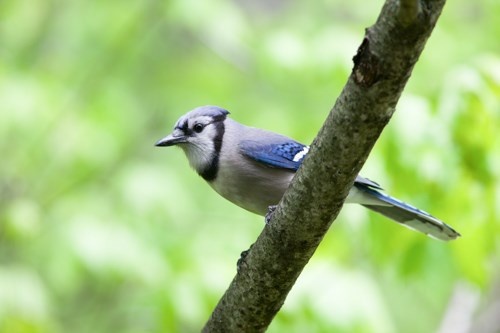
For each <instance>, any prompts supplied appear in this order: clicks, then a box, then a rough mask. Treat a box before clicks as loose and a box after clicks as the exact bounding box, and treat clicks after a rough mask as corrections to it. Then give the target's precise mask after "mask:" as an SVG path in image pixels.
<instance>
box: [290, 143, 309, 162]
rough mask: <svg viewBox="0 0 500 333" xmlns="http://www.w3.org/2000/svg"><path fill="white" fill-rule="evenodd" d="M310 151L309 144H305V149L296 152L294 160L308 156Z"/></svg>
mask: <svg viewBox="0 0 500 333" xmlns="http://www.w3.org/2000/svg"><path fill="white" fill-rule="evenodd" d="M308 152H309V146H305V147H304V149H302V150H301V151H299V152H298V153H297V154H295V156H294V157H293V161H294V162H298V161H300V160H301V159H303V158H304V156H306V154H307V153H308Z"/></svg>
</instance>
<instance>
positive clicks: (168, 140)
mask: <svg viewBox="0 0 500 333" xmlns="http://www.w3.org/2000/svg"><path fill="white" fill-rule="evenodd" d="M185 142H187V137H186V136H184V135H181V136H173V135H172V134H169V135H167V136H166V137H164V138H163V139H160V140H158V142H156V143H155V146H156V147H169V146H175V145H176V144H179V143H185Z"/></svg>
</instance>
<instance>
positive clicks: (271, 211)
mask: <svg viewBox="0 0 500 333" xmlns="http://www.w3.org/2000/svg"><path fill="white" fill-rule="evenodd" d="M276 208H278V205H273V206H269V207H268V211H267V214H266V218H265V222H266V225H269V223H270V222H271V218H272V217H273V214H274V211H275V210H276Z"/></svg>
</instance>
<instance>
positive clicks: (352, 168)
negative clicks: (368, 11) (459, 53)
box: [203, 0, 445, 332]
mask: <svg viewBox="0 0 500 333" xmlns="http://www.w3.org/2000/svg"><path fill="white" fill-rule="evenodd" d="M444 3H445V0H400V1H398V0H387V1H386V2H385V4H384V6H383V8H382V11H381V13H380V16H379V17H378V19H377V22H376V23H375V25H373V26H372V27H370V28H368V29H367V30H366V34H365V38H364V40H363V42H362V44H361V46H360V47H359V49H358V52H357V54H356V56H355V57H354V59H353V60H354V68H353V71H352V73H351V75H350V77H349V79H348V81H347V84H346V85H345V87H344V89H343V91H342V93H341V95H340V96H339V97H338V99H337V101H336V103H335V105H334V107H333V109H332V110H331V112H330V114H329V115H328V117H327V119H326V121H325V123H324V125H323V127H322V128H321V130H320V132H319V134H318V136H317V137H316V139H315V140H314V142H313V144H312V146H311V150H310V152H309V154H308V155H307V157H306V159H305V161H304V163H303V165H302V167H301V168H300V169H299V171H298V172H297V174H296V176H295V178H294V180H293V182H292V184H291V185H290V188H289V189H288V190H287V191H286V193H285V195H284V197H283V199H282V200H281V202H280V204H279V205H278V207H277V209H276V211H275V212H274V214H273V217H272V219H271V221H270V223H269V224H268V225H267V226H266V227H265V228H264V230H263V231H262V233H261V234H260V236H259V238H258V239H257V241H256V242H255V244H254V245H253V246H252V247H251V249H250V250H249V251H248V253H247V254H246V256H245V257H243V258H242V259H241V260H240V265H239V269H238V273H237V274H236V276H235V277H234V279H233V281H232V282H231V285H230V286H229V288H228V290H227V291H226V293H225V294H224V296H223V297H222V299H221V300H220V301H219V303H218V304H217V306H216V308H215V310H214V312H213V313H212V315H211V317H210V319H209V320H208V322H207V323H206V325H205V327H204V329H203V332H263V331H265V330H266V328H267V327H268V326H269V324H270V323H271V321H272V319H273V317H274V316H275V315H276V313H277V312H278V311H279V309H280V308H281V306H282V305H283V303H284V301H285V298H286V296H287V294H288V292H289V291H290V289H291V288H292V286H293V285H294V283H295V281H296V279H297V277H298V276H299V274H300V273H301V271H302V269H303V268H304V266H305V265H306V264H307V262H308V261H309V259H310V258H311V256H312V255H313V253H314V251H315V250H316V248H317V246H318V245H319V243H320V242H321V240H322V238H323V236H324V235H325V233H326V232H327V231H328V229H329V227H330V225H331V223H332V221H333V220H334V219H335V218H336V216H337V215H338V213H339V211H340V209H341V208H342V205H343V202H344V200H345V198H346V196H347V194H348V192H349V189H350V188H351V186H352V184H353V182H354V179H355V177H356V175H357V174H358V172H359V170H360V169H361V167H362V165H363V164H364V162H365V160H366V158H367V157H368V154H369V153H370V151H371V149H372V147H373V145H374V144H375V141H376V140H377V138H378V137H379V136H380V133H381V132H382V130H383V128H384V127H385V125H386V124H387V122H388V121H389V119H390V118H391V116H392V114H393V112H394V109H395V106H396V103H397V101H398V99H399V96H400V95H401V93H402V91H403V89H404V86H405V84H406V82H407V80H408V78H409V77H410V75H411V72H412V69H413V66H414V65H415V63H416V62H417V60H418V57H419V56H420V54H421V52H422V50H423V48H424V45H425V42H426V41H427V39H428V37H429V36H430V34H431V32H432V30H433V28H434V25H435V23H436V21H437V19H438V17H439V15H440V13H441V10H442V7H443V6H444Z"/></svg>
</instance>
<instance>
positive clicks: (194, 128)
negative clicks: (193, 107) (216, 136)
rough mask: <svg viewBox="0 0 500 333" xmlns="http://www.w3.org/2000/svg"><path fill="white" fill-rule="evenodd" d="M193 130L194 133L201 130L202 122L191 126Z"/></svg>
mask: <svg viewBox="0 0 500 333" xmlns="http://www.w3.org/2000/svg"><path fill="white" fill-rule="evenodd" d="M193 130H194V131H195V132H196V133H200V132H201V131H203V125H202V124H195V125H194V126H193Z"/></svg>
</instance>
